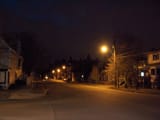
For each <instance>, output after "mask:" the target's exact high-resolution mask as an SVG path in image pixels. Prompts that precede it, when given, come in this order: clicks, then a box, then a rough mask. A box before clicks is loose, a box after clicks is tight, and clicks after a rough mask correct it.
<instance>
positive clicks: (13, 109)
mask: <svg viewBox="0 0 160 120" xmlns="http://www.w3.org/2000/svg"><path fill="white" fill-rule="evenodd" d="M48 88H49V91H48V95H47V96H45V97H44V98H39V99H26V100H24V99H23V100H14V101H1V102H0V108H1V109H0V120H159V119H160V117H159V115H160V108H159V106H160V96H159V95H151V94H139V93H133V92H124V91H118V90H113V89H109V88H102V87H94V86H86V85H77V84H66V83H53V82H51V83H49V84H48Z"/></svg>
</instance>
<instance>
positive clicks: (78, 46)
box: [0, 0, 160, 58]
mask: <svg viewBox="0 0 160 120" xmlns="http://www.w3.org/2000/svg"><path fill="white" fill-rule="evenodd" d="M0 10H1V11H0V32H23V31H24V32H25V31H28V32H33V33H35V35H36V39H35V40H36V41H37V44H38V45H39V47H41V48H42V49H43V50H44V51H45V53H46V54H48V55H51V56H52V55H53V56H54V58H63V57H67V56H70V55H71V56H73V57H79V56H86V55H87V54H88V53H90V54H91V55H93V56H96V55H97V52H96V51H97V46H98V45H99V44H100V43H101V42H102V41H104V40H106V42H109V40H110V39H111V36H113V35H116V34H117V33H124V34H125V33H129V34H132V35H133V36H135V37H136V38H137V39H139V40H142V41H143V42H144V47H145V48H147V49H148V48H153V47H158V48H160V4H159V1H158V0H103V1H102V0H0Z"/></svg>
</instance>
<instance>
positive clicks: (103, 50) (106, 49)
mask: <svg viewBox="0 0 160 120" xmlns="http://www.w3.org/2000/svg"><path fill="white" fill-rule="evenodd" d="M112 49H113V64H114V65H113V67H114V79H115V87H119V85H118V83H117V82H118V81H117V76H116V49H115V43H114V44H113V46H112ZM100 52H101V53H103V54H105V53H107V52H108V47H107V46H106V45H102V46H101V47H100Z"/></svg>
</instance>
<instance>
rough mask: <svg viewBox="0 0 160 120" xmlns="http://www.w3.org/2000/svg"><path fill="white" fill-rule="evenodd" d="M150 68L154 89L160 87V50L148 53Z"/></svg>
mask: <svg viewBox="0 0 160 120" xmlns="http://www.w3.org/2000/svg"><path fill="white" fill-rule="evenodd" d="M147 57H148V60H147V61H148V66H149V73H150V77H151V84H152V88H158V87H160V49H159V50H152V51H150V52H148V54H147Z"/></svg>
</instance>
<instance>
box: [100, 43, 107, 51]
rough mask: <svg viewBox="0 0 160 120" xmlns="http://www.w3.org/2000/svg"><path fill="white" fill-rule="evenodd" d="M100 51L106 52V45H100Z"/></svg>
mask: <svg viewBox="0 0 160 120" xmlns="http://www.w3.org/2000/svg"><path fill="white" fill-rule="evenodd" d="M100 52H101V53H107V52H108V47H107V46H106V45H102V46H101V47H100Z"/></svg>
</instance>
